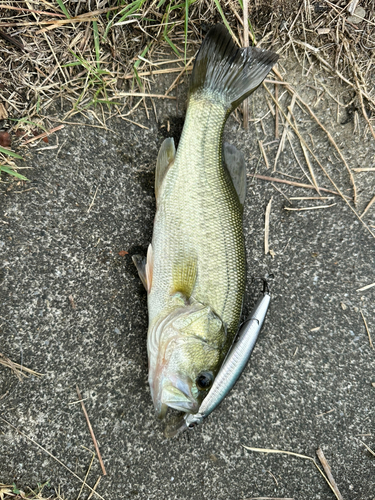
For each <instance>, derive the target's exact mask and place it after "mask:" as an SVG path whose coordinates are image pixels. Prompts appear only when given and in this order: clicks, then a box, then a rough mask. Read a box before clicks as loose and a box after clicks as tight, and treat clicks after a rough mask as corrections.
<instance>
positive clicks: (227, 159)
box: [223, 142, 246, 206]
mask: <svg viewBox="0 0 375 500" xmlns="http://www.w3.org/2000/svg"><path fill="white" fill-rule="evenodd" d="M223 159H224V164H225V166H226V168H227V170H228V172H229V173H230V176H231V178H232V181H233V185H234V187H235V189H236V191H237V194H238V198H239V200H240V203H241V205H242V206H243V204H244V202H245V197H246V163H245V158H244V155H243V153H242V152H241V151H239V150H238V149H237V148H236V147H234V146H232V144H229V143H228V142H224V144H223Z"/></svg>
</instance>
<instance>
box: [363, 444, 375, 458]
mask: <svg viewBox="0 0 375 500" xmlns="http://www.w3.org/2000/svg"><path fill="white" fill-rule="evenodd" d="M361 443H362V444H363V446H365V447H366V448H367V451H369V452H370V453H371V455H373V456H374V457H375V453H374V452H373V451H372V449H371V448H369V447H368V446H367V444H365V443H364V442H363V441H361Z"/></svg>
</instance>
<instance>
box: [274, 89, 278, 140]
mask: <svg viewBox="0 0 375 500" xmlns="http://www.w3.org/2000/svg"><path fill="white" fill-rule="evenodd" d="M275 99H276V101H277V102H279V86H278V84H277V83H275ZM278 138H279V108H278V107H277V106H275V139H278Z"/></svg>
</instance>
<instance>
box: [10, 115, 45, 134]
mask: <svg viewBox="0 0 375 500" xmlns="http://www.w3.org/2000/svg"><path fill="white" fill-rule="evenodd" d="M8 120H11V121H12V122H18V123H26V124H27V125H32V126H33V127H36V128H40V129H41V130H43V132H48V130H47V129H46V127H43V125H40V124H39V123H35V122H31V121H30V120H26V118H8Z"/></svg>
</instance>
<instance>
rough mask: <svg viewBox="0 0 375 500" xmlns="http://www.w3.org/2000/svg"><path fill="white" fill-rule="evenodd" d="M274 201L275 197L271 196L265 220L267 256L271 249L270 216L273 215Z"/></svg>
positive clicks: (265, 250) (265, 249)
mask: <svg viewBox="0 0 375 500" xmlns="http://www.w3.org/2000/svg"><path fill="white" fill-rule="evenodd" d="M272 200H273V196H271V199H270V201H269V202H268V205H267V208H266V216H265V220H264V253H265V255H267V254H268V253H269V251H270V248H269V245H268V238H269V234H270V215H271V206H272Z"/></svg>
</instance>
